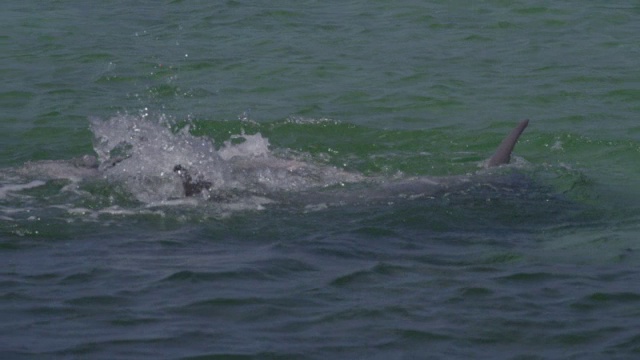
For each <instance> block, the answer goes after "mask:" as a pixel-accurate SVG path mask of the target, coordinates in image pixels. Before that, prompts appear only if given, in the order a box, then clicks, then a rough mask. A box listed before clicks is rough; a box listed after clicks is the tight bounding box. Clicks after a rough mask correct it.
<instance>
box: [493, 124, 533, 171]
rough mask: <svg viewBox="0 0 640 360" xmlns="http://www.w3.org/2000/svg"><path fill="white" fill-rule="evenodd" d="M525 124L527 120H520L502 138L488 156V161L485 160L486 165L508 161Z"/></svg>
mask: <svg viewBox="0 0 640 360" xmlns="http://www.w3.org/2000/svg"><path fill="white" fill-rule="evenodd" d="M527 125H529V120H528V119H527V120H522V121H520V123H519V124H518V126H516V127H515V128H514V129H513V130H511V133H509V135H507V137H506V138H504V140H502V142H501V143H500V146H498V149H496V152H495V153H494V154H493V156H491V157H490V158H489V161H487V167H494V166H500V165H503V164H508V163H509V161H510V160H511V152H512V151H513V147H514V146H516V143H517V142H518V138H520V135H521V134H522V132H523V131H524V129H525V128H526V127H527Z"/></svg>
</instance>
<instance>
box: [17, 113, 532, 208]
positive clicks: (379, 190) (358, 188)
mask: <svg viewBox="0 0 640 360" xmlns="http://www.w3.org/2000/svg"><path fill="white" fill-rule="evenodd" d="M528 124H529V120H522V121H520V122H519V123H518V124H517V126H516V127H515V128H514V129H513V130H512V131H511V132H510V133H509V134H508V135H507V136H506V137H505V138H504V140H502V142H501V143H500V145H499V146H498V148H497V149H496V151H495V153H494V154H493V155H492V156H491V157H490V158H489V159H488V160H487V161H486V162H485V163H484V166H485V167H486V168H493V167H498V166H501V165H505V164H508V163H509V162H510V160H511V153H512V152H513V149H514V147H515V145H516V143H517V142H518V139H519V138H520V135H522V132H523V131H524V130H525V128H526V127H527V125H528ZM126 159H127V157H126V156H119V157H115V158H109V159H107V160H105V161H103V162H102V163H100V161H99V160H98V159H97V158H96V157H95V156H93V155H85V156H82V157H79V158H74V159H71V160H44V161H36V162H28V163H26V164H25V165H24V166H23V167H22V168H20V169H19V170H18V171H17V172H18V174H21V175H24V176H27V177H37V178H39V179H43V178H44V179H67V180H70V181H71V182H72V183H78V182H80V181H82V180H85V179H98V178H102V177H106V176H107V174H108V172H110V171H113V169H115V170H117V169H118V166H119V164H121V163H122V162H123V161H125V160H126ZM281 161H284V160H281ZM308 165H309V164H306V165H305V164H304V163H295V164H293V165H292V164H290V163H289V162H288V161H284V164H281V163H274V164H271V165H264V164H262V165H260V164H257V165H256V164H254V165H253V166H266V167H267V169H269V170H282V169H280V167H282V166H285V168H287V169H288V168H289V166H291V168H292V169H294V170H291V171H295V168H296V166H300V167H302V168H303V169H304V166H308ZM247 166H252V165H251V163H249V164H247ZM167 170H169V171H168V172H167V173H168V174H169V175H170V174H172V173H173V174H174V176H175V186H176V187H178V188H177V189H175V191H173V190H172V191H171V195H170V196H168V197H169V198H174V196H177V197H180V196H182V197H186V198H189V197H196V196H199V197H202V198H205V199H207V200H211V201H216V202H221V203H230V202H234V201H237V200H238V198H242V197H243V196H249V197H251V196H259V197H265V196H266V197H268V198H269V199H267V200H269V202H272V201H271V200H272V199H273V200H275V202H280V201H278V200H282V202H284V203H291V202H293V203H297V202H301V203H303V204H305V205H309V204H341V203H358V202H372V201H373V202H375V201H390V200H392V199H394V198H396V199H397V198H409V199H412V198H419V197H422V196H435V195H437V194H439V193H446V192H450V191H455V190H456V189H464V188H465V187H469V186H470V185H471V184H474V183H481V182H486V183H496V182H497V181H496V179H495V178H496V176H494V175H492V174H490V173H486V172H482V171H479V172H477V173H475V174H472V175H458V176H444V177H429V176H415V177H409V178H405V179H398V180H389V179H388V178H382V177H366V176H363V175H361V174H357V173H341V174H343V175H345V174H346V175H349V176H348V177H344V178H345V179H347V180H345V181H346V182H345V183H338V184H340V185H348V186H340V185H338V184H336V183H334V184H333V185H331V184H330V185H326V186H320V188H317V187H316V188H314V187H310V188H304V189H298V190H296V189H283V188H277V189H265V188H260V189H257V190H256V189H245V190H240V189H228V188H227V189H226V190H221V189H219V188H216V186H214V183H215V182H214V181H213V179H207V177H206V174H202V173H200V172H198V173H197V175H194V174H193V173H192V172H191V170H196V171H197V170H198V169H190V168H187V167H186V166H183V165H181V164H176V165H175V166H173V169H167ZM171 170H172V171H171ZM287 171H289V170H287ZM324 171H326V172H330V171H340V170H337V169H335V168H330V169H329V168H328V169H325V170H324ZM292 174H293V173H292ZM292 176H299V175H292ZM38 184H40V185H41V184H44V183H43V182H38ZM180 184H181V185H180ZM359 184H360V185H359ZM34 186H35V185H34ZM149 186H152V185H149ZM180 187H181V189H180ZM150 190H153V189H150ZM164 190H166V188H164ZM132 191H135V190H132ZM154 191H163V190H161V189H159V188H158V189H155V190H154ZM292 192H293V193H296V195H293V194H292ZM134 195H136V194H135V193H134ZM311 206H313V205H311Z"/></svg>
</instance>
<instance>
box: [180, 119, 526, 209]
mask: <svg viewBox="0 0 640 360" xmlns="http://www.w3.org/2000/svg"><path fill="white" fill-rule="evenodd" d="M528 125H529V120H528V119H525V120H522V121H520V122H519V123H518V125H517V126H516V127H515V128H513V130H511V132H510V133H509V134H508V135H507V136H506V137H505V138H504V139H503V140H502V142H501V143H500V145H499V146H498V148H497V149H496V151H495V153H494V154H493V155H492V156H491V157H490V158H489V159H488V160H487V161H486V162H485V167H486V168H493V167H498V166H501V165H506V164H509V162H510V161H511V153H512V152H513V149H514V147H515V145H516V143H517V142H518V139H519V138H520V135H522V133H523V132H524V130H525V129H526V127H527V126H528ZM173 171H174V172H175V173H176V174H177V175H178V176H179V177H180V179H181V181H182V187H183V189H184V195H185V196H186V197H191V196H196V195H199V194H201V193H205V192H206V194H207V196H209V198H210V199H213V200H222V201H224V200H228V199H229V196H228V195H226V196H225V195H219V194H217V193H216V192H215V190H214V189H212V183H211V182H210V181H207V180H206V179H200V178H198V179H197V180H194V178H193V177H192V176H191V174H190V172H189V170H188V169H186V168H185V167H183V166H182V165H180V164H178V165H176V166H175V167H174V168H173ZM479 178H484V177H483V175H481V174H476V175H474V176H468V175H467V176H444V177H427V176H417V177H411V178H407V179H403V180H397V181H388V180H375V179H373V180H372V179H370V180H369V182H371V183H374V184H377V185H378V186H377V189H376V191H375V192H372V191H371V190H370V189H368V190H367V189H365V190H357V189H351V191H348V193H345V192H344V191H338V192H337V193H333V195H335V196H331V195H332V194H331V193H328V192H317V191H315V192H313V191H310V190H306V191H302V193H304V194H305V195H306V196H305V198H306V200H307V202H311V203H313V202H314V201H313V198H316V200H317V201H319V202H323V201H325V200H327V199H328V200H329V202H339V203H344V202H357V201H359V200H364V201H376V200H385V199H389V198H393V197H404V198H417V197H422V196H433V195H435V194H437V193H440V192H446V191H451V190H454V189H456V188H460V187H463V186H464V185H466V184H469V183H472V182H474V180H478V179H479ZM366 181H367V180H365V182H366ZM488 181H489V182H490V179H488ZM327 196H328V198H327ZM333 197H335V201H332V200H331V199H332V198H333Z"/></svg>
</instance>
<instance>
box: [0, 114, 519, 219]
mask: <svg viewBox="0 0 640 360" xmlns="http://www.w3.org/2000/svg"><path fill="white" fill-rule="evenodd" d="M527 124H528V122H527V121H522V122H521V123H520V124H519V125H518V126H517V127H516V128H515V129H514V130H513V131H512V133H511V134H509V136H507V137H506V138H505V139H504V141H503V143H502V144H501V145H500V146H499V147H498V150H497V151H496V153H495V154H494V155H493V156H492V157H491V158H489V159H488V160H487V161H486V162H485V165H486V167H493V166H498V165H503V164H507V163H509V160H510V157H511V152H512V150H513V147H514V146H515V144H516V142H517V140H518V138H519V136H520V134H521V133H522V132H523V131H524V129H525V127H526V126H527ZM90 128H91V131H92V132H93V135H94V151H95V153H96V154H97V156H93V155H86V156H83V157H81V158H77V159H72V160H68V161H65V160H62V161H37V162H30V163H27V164H25V165H24V166H23V167H21V168H19V169H16V170H15V171H13V172H7V174H9V175H8V176H7V175H5V178H4V179H2V183H3V185H2V186H1V187H0V200H5V199H7V198H8V197H12V196H14V197H15V196H18V194H19V193H20V192H21V191H23V190H29V189H34V188H38V187H42V186H44V185H45V184H51V183H54V184H56V183H58V184H59V186H58V187H57V188H55V187H54V189H51V191H52V192H55V190H56V189H57V190H58V191H59V192H60V193H67V194H73V195H74V196H75V197H77V198H78V199H77V200H76V202H80V203H89V205H90V206H92V207H96V206H102V205H104V204H105V203H107V204H108V205H111V206H110V207H106V208H108V209H111V211H112V212H116V213H117V212H119V211H122V210H121V207H120V205H121V204H122V201H118V198H120V199H122V198H126V197H127V196H126V195H122V193H125V194H129V195H128V196H129V197H131V198H132V199H134V200H135V202H137V203H138V204H143V206H144V207H145V208H154V207H158V206H160V207H162V206H166V205H175V204H197V203H215V204H219V206H221V207H224V208H226V209H229V210H232V211H233V210H238V209H263V208H264V207H265V206H266V205H267V204H294V205H301V206H303V207H304V209H306V210H309V209H311V210H314V209H323V208H326V207H328V206H332V205H341V204H349V203H350V204H370V203H376V202H378V203H392V202H394V201H397V200H399V199H417V198H423V197H433V196H437V195H438V194H443V193H447V192H453V191H464V190H465V189H466V190H468V189H469V188H471V187H473V186H474V185H477V184H496V186H503V185H504V178H500V177H499V176H496V175H495V174H494V173H493V172H491V171H487V170H481V171H478V172H477V173H474V174H470V175H461V176H449V177H425V176H420V177H407V178H397V179H389V178H386V177H375V176H373V177H371V176H365V175H363V174H360V173H357V172H350V171H345V170H343V169H340V168H337V167H335V166H331V165H325V164H318V163H316V162H313V161H310V160H308V159H306V158H305V157H304V156H303V155H301V154H296V153H293V152H284V153H282V154H280V153H278V154H277V155H276V154H274V152H273V151H272V150H271V149H270V145H269V141H268V139H267V138H265V137H263V136H262V135H261V134H260V133H256V134H253V135H249V134H245V133H244V132H241V133H240V134H236V135H231V136H230V138H229V139H228V140H226V141H224V142H222V143H221V144H215V143H214V141H213V140H212V139H210V138H208V137H204V136H195V135H193V134H191V132H190V126H189V125H187V126H184V127H182V128H181V129H179V130H177V131H174V130H172V128H171V126H170V124H168V122H167V121H166V120H164V119H160V120H159V121H151V120H150V119H148V118H147V117H146V116H132V115H120V116H115V117H112V118H111V119H108V120H102V119H98V118H91V119H90ZM86 182H88V183H91V182H93V183H94V184H95V183H98V184H104V183H106V184H108V186H111V187H113V189H121V190H122V191H117V190H113V192H112V193H111V194H109V195H108V196H107V198H108V200H104V199H102V200H87V199H91V196H93V194H92V191H91V189H87V187H86V186H82V184H83V183H86ZM98 188H99V189H101V191H102V192H104V190H103V189H104V187H103V188H100V187H98ZM94 192H95V191H94ZM128 201H131V199H129V200H128ZM126 202H127V201H125V203H126ZM69 206H70V207H73V205H69ZM70 211H76V212H77V211H78V210H77V208H75V210H70Z"/></svg>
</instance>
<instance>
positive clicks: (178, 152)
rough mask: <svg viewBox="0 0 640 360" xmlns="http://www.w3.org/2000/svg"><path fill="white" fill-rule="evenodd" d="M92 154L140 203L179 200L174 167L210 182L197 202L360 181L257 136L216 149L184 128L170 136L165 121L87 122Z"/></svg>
mask: <svg viewBox="0 0 640 360" xmlns="http://www.w3.org/2000/svg"><path fill="white" fill-rule="evenodd" d="M90 121H91V130H92V132H93V134H94V137H95V141H94V150H95V152H96V154H97V155H98V160H99V162H100V164H101V165H100V169H101V170H102V171H103V172H104V174H105V177H106V178H107V179H108V180H110V181H114V182H118V183H122V184H125V186H126V187H127V189H128V190H129V191H130V192H131V193H132V194H134V196H135V197H136V198H137V199H138V200H139V201H141V202H144V203H158V202H161V201H168V200H171V199H176V198H181V197H184V196H185V194H184V189H183V184H182V180H181V178H180V176H179V175H178V174H176V173H175V172H174V171H173V169H174V168H175V167H176V165H180V166H181V167H182V168H184V169H186V170H187V171H188V172H189V174H190V175H191V177H193V179H194V180H195V181H198V180H205V179H206V181H207V182H209V183H211V186H210V188H209V190H208V191H206V192H203V194H202V195H203V197H204V198H205V199H209V198H211V197H214V198H216V199H229V198H234V199H237V198H238V197H241V198H242V197H246V198H250V197H254V196H263V197H264V196H267V197H268V196H270V195H272V194H274V193H278V192H284V191H303V190H307V189H310V188H314V187H327V186H332V185H336V184H341V183H348V182H356V181H361V180H362V178H363V177H362V176H361V175H359V174H354V173H349V172H346V171H343V170H341V169H338V168H336V167H333V166H326V165H318V164H314V163H311V162H307V161H304V160H301V157H300V158H296V156H295V155H291V156H289V157H283V156H281V155H275V154H274V153H273V152H272V151H271V150H270V144H269V140H268V139H267V138H265V137H263V136H262V135H261V134H260V133H256V134H245V133H244V132H242V133H240V134H236V135H232V136H231V137H230V138H229V139H228V140H226V141H224V142H223V143H222V144H221V145H220V146H219V147H216V144H214V141H213V140H212V139H210V138H208V137H204V136H195V135H192V134H191V133H190V132H189V126H188V125H187V126H185V127H183V128H181V129H180V130H177V131H173V130H172V129H171V127H170V126H169V124H168V122H167V121H166V120H165V119H163V118H160V119H158V120H157V121H153V120H151V119H149V118H148V117H147V116H132V115H119V116H115V117H112V118H110V119H108V120H101V119H98V118H92V119H90Z"/></svg>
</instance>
